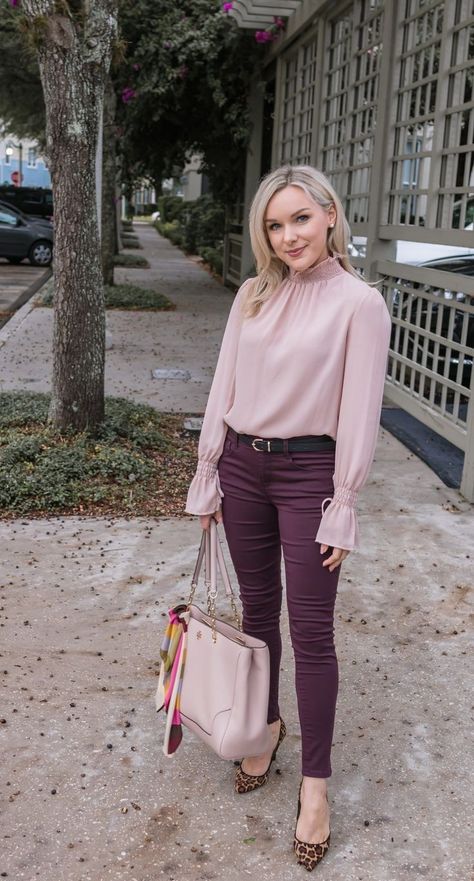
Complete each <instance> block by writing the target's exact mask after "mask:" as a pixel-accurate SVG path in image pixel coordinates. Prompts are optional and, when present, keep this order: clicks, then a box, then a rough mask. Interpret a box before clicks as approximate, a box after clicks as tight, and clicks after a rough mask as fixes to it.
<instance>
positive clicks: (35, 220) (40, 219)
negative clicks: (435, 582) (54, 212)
mask: <svg viewBox="0 0 474 881" xmlns="http://www.w3.org/2000/svg"><path fill="white" fill-rule="evenodd" d="M0 208H8V210H9V211H13V213H14V214H16V215H17V217H19V218H20V219H21V220H32V221H33V223H36V224H37V225H38V226H43V227H45V229H49V230H52V229H53V222H52V221H51V220H46V218H45V217H34V216H33V215H31V214H25V213H24V212H23V211H20V209H19V208H14V207H13V205H9V204H8V202H2V200H1V199H0Z"/></svg>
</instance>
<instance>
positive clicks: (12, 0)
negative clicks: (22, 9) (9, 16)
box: [10, 0, 21, 6]
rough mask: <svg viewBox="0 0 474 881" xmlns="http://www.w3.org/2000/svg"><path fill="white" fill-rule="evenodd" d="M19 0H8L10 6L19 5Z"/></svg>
mask: <svg viewBox="0 0 474 881" xmlns="http://www.w3.org/2000/svg"><path fill="white" fill-rule="evenodd" d="M20 2H21V0H10V6H19V5H20Z"/></svg>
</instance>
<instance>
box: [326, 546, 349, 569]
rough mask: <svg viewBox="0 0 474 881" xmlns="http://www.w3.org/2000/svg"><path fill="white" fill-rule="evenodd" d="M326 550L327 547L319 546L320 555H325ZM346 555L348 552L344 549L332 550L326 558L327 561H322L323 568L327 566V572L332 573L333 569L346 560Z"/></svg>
mask: <svg viewBox="0 0 474 881" xmlns="http://www.w3.org/2000/svg"><path fill="white" fill-rule="evenodd" d="M328 550H329V545H321V553H322V554H325V553H326V551H328ZM348 554H350V551H346V550H344V548H333V549H332V554H331V556H330V557H328V558H327V560H323V566H329V571H330V572H332V571H333V569H336V568H337V567H338V566H340V565H341V563H342V561H343V560H345V559H346V557H347V555H348Z"/></svg>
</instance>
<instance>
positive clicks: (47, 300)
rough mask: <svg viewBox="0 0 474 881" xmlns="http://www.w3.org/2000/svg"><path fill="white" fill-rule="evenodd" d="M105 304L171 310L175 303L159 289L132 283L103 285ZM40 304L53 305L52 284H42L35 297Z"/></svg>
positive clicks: (115, 306) (116, 306) (107, 305)
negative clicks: (38, 295)
mask: <svg viewBox="0 0 474 881" xmlns="http://www.w3.org/2000/svg"><path fill="white" fill-rule="evenodd" d="M104 292H105V306H106V308H107V309H160V310H170V311H171V310H173V309H176V304H175V303H173V302H172V301H171V300H169V299H168V297H165V295H164V294H160V293H159V291H153V290H151V288H141V287H139V286H138V285H132V284H114V285H105V287H104ZM37 303H38V305H40V306H52V305H53V286H52V285H48V286H46V285H45V286H44V288H42V289H41V295H40V297H38V299H37Z"/></svg>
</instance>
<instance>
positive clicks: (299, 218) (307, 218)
mask: <svg viewBox="0 0 474 881" xmlns="http://www.w3.org/2000/svg"><path fill="white" fill-rule="evenodd" d="M296 219H297V220H302V221H303V222H304V221H305V220H309V214H299V215H298V217H297V218H296Z"/></svg>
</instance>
